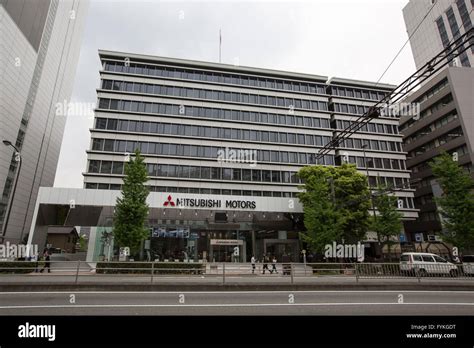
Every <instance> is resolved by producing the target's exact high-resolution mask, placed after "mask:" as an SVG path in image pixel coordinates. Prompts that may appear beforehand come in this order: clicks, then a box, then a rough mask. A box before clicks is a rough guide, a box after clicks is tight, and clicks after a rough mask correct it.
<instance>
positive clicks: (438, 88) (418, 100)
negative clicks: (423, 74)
mask: <svg viewBox="0 0 474 348" xmlns="http://www.w3.org/2000/svg"><path fill="white" fill-rule="evenodd" d="M447 85H448V78H447V77H445V78H444V79H442V80H441V81H440V82H438V83H437V84H436V85H434V86H433V87H431V88H430V89H429V90H427V91H426V92H425V93H423V95H422V96H420V97H418V98H416V99H415V100H414V101H413V103H423V102H424V101H425V100H427V99H430V98H431V97H432V96H434V95H436V94H437V93H438V92H439V91H441V90H442V89H443V88H444V87H446V86H447Z"/></svg>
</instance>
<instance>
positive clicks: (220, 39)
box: [219, 29, 222, 63]
mask: <svg viewBox="0 0 474 348" xmlns="http://www.w3.org/2000/svg"><path fill="white" fill-rule="evenodd" d="M221 50H222V32H221V29H219V63H221Z"/></svg>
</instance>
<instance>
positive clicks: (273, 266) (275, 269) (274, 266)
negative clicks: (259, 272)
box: [270, 255, 278, 273]
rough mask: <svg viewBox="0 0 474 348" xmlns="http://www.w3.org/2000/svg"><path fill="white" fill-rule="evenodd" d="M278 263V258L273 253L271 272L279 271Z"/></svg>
mask: <svg viewBox="0 0 474 348" xmlns="http://www.w3.org/2000/svg"><path fill="white" fill-rule="evenodd" d="M276 264H277V259H276V257H275V255H273V259H272V270H271V271H270V273H273V271H275V273H278V271H277V268H276Z"/></svg>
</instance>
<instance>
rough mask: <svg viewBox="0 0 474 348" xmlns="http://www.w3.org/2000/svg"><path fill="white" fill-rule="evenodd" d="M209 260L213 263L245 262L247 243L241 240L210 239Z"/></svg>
mask: <svg viewBox="0 0 474 348" xmlns="http://www.w3.org/2000/svg"><path fill="white" fill-rule="evenodd" d="M209 244H210V245H209V258H210V261H212V262H244V260H245V259H246V255H245V254H246V250H245V249H246V248H245V241H244V240H241V239H210V241H209Z"/></svg>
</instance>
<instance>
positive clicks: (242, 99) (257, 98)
mask: <svg viewBox="0 0 474 348" xmlns="http://www.w3.org/2000/svg"><path fill="white" fill-rule="evenodd" d="M102 88H104V89H109V90H116V91H122V92H131V93H144V94H153V95H166V96H171V97H178V98H193V99H206V100H212V101H216V100H217V101H226V102H233V103H240V104H259V105H265V106H278V107H286V108H292V109H308V110H322V111H327V110H328V103H327V102H325V101H315V100H308V99H301V98H287V97H275V96H269V95H258V94H247V93H238V92H226V91H216V90H210V89H201V88H190V87H178V86H165V85H153V84H149V83H138V82H124V81H112V80H104V81H103V84H102Z"/></svg>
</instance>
